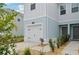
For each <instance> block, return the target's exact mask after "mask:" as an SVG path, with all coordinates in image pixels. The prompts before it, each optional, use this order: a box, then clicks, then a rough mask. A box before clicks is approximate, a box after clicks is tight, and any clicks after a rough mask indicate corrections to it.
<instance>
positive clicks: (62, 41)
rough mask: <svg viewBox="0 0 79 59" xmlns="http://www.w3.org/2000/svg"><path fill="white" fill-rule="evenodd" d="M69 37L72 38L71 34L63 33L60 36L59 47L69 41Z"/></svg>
mask: <svg viewBox="0 0 79 59" xmlns="http://www.w3.org/2000/svg"><path fill="white" fill-rule="evenodd" d="M69 38H70V36H69V35H62V36H60V37H58V39H57V47H58V48H59V46H62V45H63V44H65V43H66V42H67V41H69Z"/></svg>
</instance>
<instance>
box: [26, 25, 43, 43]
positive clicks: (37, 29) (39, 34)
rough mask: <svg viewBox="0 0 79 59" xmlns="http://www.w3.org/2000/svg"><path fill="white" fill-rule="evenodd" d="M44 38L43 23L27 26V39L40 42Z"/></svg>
mask: <svg viewBox="0 0 79 59" xmlns="http://www.w3.org/2000/svg"><path fill="white" fill-rule="evenodd" d="M40 38H43V27H42V25H41V24H33V25H28V26H27V41H34V42H40Z"/></svg>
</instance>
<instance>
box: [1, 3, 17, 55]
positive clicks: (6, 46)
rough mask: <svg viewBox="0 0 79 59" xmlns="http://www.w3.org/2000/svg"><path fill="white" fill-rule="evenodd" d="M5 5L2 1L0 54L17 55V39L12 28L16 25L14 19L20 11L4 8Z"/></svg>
mask: <svg viewBox="0 0 79 59" xmlns="http://www.w3.org/2000/svg"><path fill="white" fill-rule="evenodd" d="M4 5H5V4H4V3H3V4H2V3H0V55H15V54H16V51H15V42H14V41H15V40H14V39H13V35H12V30H13V28H14V27H15V24H14V23H13V21H14V20H15V18H16V16H17V14H18V13H17V12H16V11H14V10H11V9H6V8H3V7H4ZM9 10H10V11H9Z"/></svg>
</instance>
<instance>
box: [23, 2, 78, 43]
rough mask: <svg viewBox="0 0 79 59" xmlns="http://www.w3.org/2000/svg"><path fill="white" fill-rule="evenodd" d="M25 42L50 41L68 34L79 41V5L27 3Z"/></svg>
mask: <svg viewBox="0 0 79 59" xmlns="http://www.w3.org/2000/svg"><path fill="white" fill-rule="evenodd" d="M24 20H25V22H24V29H25V30H24V34H25V38H24V39H25V41H34V42H40V38H43V39H44V40H45V41H48V40H49V39H50V38H51V39H53V40H56V39H57V37H58V36H60V35H64V34H68V35H70V38H71V40H79V4H78V3H27V4H25V11H24Z"/></svg>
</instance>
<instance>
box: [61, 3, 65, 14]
mask: <svg viewBox="0 0 79 59" xmlns="http://www.w3.org/2000/svg"><path fill="white" fill-rule="evenodd" d="M63 14H66V5H65V4H62V5H60V15H63Z"/></svg>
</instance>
